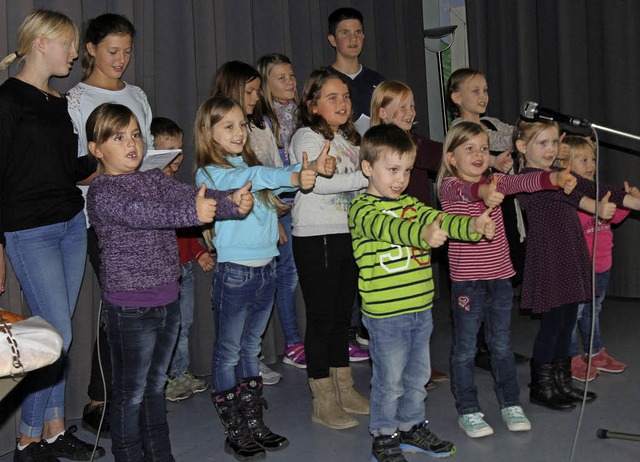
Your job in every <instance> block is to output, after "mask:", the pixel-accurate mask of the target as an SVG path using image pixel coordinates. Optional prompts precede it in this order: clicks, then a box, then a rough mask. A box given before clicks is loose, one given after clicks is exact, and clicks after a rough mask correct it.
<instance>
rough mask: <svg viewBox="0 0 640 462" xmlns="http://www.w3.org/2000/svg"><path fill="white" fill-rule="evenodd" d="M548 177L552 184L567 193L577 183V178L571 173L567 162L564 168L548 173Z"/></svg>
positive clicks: (569, 192)
mask: <svg viewBox="0 0 640 462" xmlns="http://www.w3.org/2000/svg"><path fill="white" fill-rule="evenodd" d="M549 179H550V180H551V183H553V185H554V186H558V187H559V188H562V189H563V190H564V193H565V194H567V195H569V194H571V192H572V191H573V189H574V188H575V187H576V185H577V184H578V180H577V179H576V177H575V176H573V175H572V174H571V165H569V164H567V166H566V167H565V169H564V170H562V171H560V172H553V173H551V175H549Z"/></svg>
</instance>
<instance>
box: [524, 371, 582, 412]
mask: <svg viewBox="0 0 640 462" xmlns="http://www.w3.org/2000/svg"><path fill="white" fill-rule="evenodd" d="M555 370H556V367H555V365H554V364H538V363H536V362H535V361H534V360H533V359H532V360H531V384H530V389H529V401H531V402H532V403H533V404H537V405H539V406H544V407H546V408H549V409H553V410H555V411H570V410H571V409H574V408H575V407H576V404H575V403H574V401H573V400H572V399H570V398H567V397H565V396H564V395H561V394H560V391H559V390H558V388H557V387H556V383H555V380H556V379H555ZM569 379H571V370H569Z"/></svg>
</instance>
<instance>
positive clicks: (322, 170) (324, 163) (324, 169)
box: [301, 141, 336, 189]
mask: <svg viewBox="0 0 640 462" xmlns="http://www.w3.org/2000/svg"><path fill="white" fill-rule="evenodd" d="M330 148H331V142H330V141H325V142H324V147H323V148H322V152H321V153H320V155H319V156H318V157H317V158H316V160H314V161H313V162H311V164H309V167H310V168H311V169H312V170H313V171H314V172H316V173H317V174H318V175H322V176H326V177H327V178H331V177H332V176H333V174H334V173H335V171H336V158H335V157H333V156H332V155H329V149H330ZM302 155H303V156H305V155H307V153H306V152H303V153H302ZM301 189H303V188H301Z"/></svg>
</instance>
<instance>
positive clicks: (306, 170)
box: [291, 150, 325, 191]
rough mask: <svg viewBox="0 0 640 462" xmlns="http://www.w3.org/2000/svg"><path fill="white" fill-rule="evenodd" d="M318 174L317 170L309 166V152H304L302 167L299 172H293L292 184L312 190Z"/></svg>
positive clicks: (305, 189) (302, 188) (304, 189)
mask: <svg viewBox="0 0 640 462" xmlns="http://www.w3.org/2000/svg"><path fill="white" fill-rule="evenodd" d="M322 152H325V151H324V150H323V151H322ZM316 176H317V174H316V172H315V170H313V169H312V168H310V167H309V159H308V156H307V153H306V152H303V153H302V169H301V170H300V171H299V172H293V173H291V186H298V187H299V188H300V189H301V190H303V191H310V190H312V189H313V187H314V186H315V184H316Z"/></svg>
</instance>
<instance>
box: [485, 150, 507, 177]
mask: <svg viewBox="0 0 640 462" xmlns="http://www.w3.org/2000/svg"><path fill="white" fill-rule="evenodd" d="M512 152H513V149H511V148H509V149H507V150H506V151H503V152H501V153H500V154H498V155H497V156H490V158H489V159H490V160H489V162H493V164H492V165H491V168H493V169H494V170H497V171H499V172H501V173H509V170H511V167H513V157H511V153H512Z"/></svg>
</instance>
